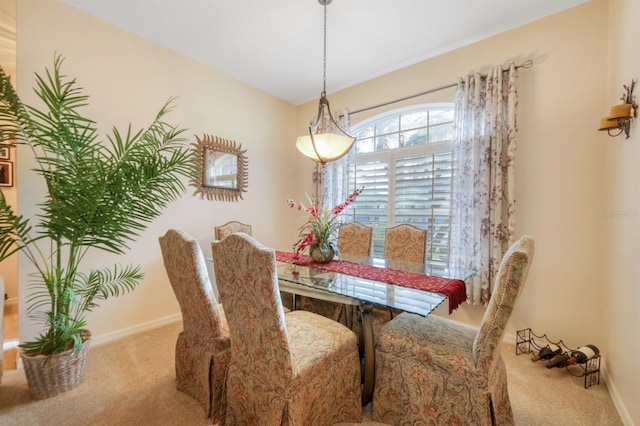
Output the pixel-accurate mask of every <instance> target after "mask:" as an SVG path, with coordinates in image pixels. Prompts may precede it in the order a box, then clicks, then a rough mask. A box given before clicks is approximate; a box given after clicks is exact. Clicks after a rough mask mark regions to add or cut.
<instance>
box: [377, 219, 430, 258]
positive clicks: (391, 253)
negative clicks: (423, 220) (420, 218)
mask: <svg viewBox="0 0 640 426" xmlns="http://www.w3.org/2000/svg"><path fill="white" fill-rule="evenodd" d="M426 250H427V231H426V230H424V229H420V228H418V227H416V226H414V225H410V224H408V223H403V224H400V225H396V226H394V227H393V228H387V231H386V235H385V240H384V258H385V259H388V260H401V261H404V262H415V263H424V262H425V253H426Z"/></svg>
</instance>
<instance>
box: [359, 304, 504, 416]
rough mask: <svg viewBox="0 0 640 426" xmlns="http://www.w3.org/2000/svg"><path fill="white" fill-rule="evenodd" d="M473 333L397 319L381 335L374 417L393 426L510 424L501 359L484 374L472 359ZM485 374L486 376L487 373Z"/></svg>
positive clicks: (408, 317) (452, 325)
mask: <svg viewBox="0 0 640 426" xmlns="http://www.w3.org/2000/svg"><path fill="white" fill-rule="evenodd" d="M476 334H477V329H475V328H472V327H469V326H466V325H463V324H460V323H456V322H454V321H451V320H448V319H446V318H441V317H437V316H429V317H428V318H424V317H421V316H418V315H412V314H401V315H399V316H398V317H397V318H395V319H394V320H393V321H390V322H389V323H387V324H386V325H385V326H384V327H382V329H381V330H380V334H379V336H378V339H377V345H376V383H375V387H374V394H373V403H372V418H373V420H374V421H376V422H381V423H388V424H393V425H409V424H410V425H442V424H447V425H469V424H473V425H491V424H499V425H512V424H513V414H512V411H511V405H510V403H509V394H508V391H507V376H506V370H505V365H504V362H503V360H502V358H500V357H498V358H497V361H496V362H495V365H494V366H492V367H491V368H490V370H489V371H488V372H485V371H483V369H482V368H477V367H476V365H475V361H474V359H473V357H472V348H473V341H474V339H475V336H476ZM487 373H488V374H487Z"/></svg>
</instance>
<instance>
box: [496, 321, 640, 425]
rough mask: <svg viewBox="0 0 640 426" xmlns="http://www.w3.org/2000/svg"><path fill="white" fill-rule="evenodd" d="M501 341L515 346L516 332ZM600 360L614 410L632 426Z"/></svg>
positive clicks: (623, 421) (601, 378)
mask: <svg viewBox="0 0 640 426" xmlns="http://www.w3.org/2000/svg"><path fill="white" fill-rule="evenodd" d="M502 342H503V343H506V344H508V345H511V346H514V347H515V345H516V333H515V332H514V333H506V334H505V336H504V338H503V339H502ZM601 361H602V362H601V364H600V381H601V382H604V384H605V386H606V387H607V392H608V393H609V397H610V398H611V401H612V402H613V405H614V407H616V411H617V412H618V415H619V416H620V419H621V420H622V423H623V424H624V425H625V426H634V423H633V421H632V420H631V416H630V415H629V412H628V411H627V408H626V407H625V405H624V403H623V402H622V399H621V398H620V394H619V393H618V391H617V389H616V387H615V385H614V384H613V382H612V381H611V379H610V378H609V375H608V374H607V365H606V363H605V362H604V360H601Z"/></svg>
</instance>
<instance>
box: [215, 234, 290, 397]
mask: <svg viewBox="0 0 640 426" xmlns="http://www.w3.org/2000/svg"><path fill="white" fill-rule="evenodd" d="M211 249H212V252H213V259H214V262H215V265H216V266H215V273H216V282H217V284H218V290H219V291H220V300H221V301H222V304H223V305H224V310H225V315H226V318H227V323H228V324H229V332H230V335H231V360H232V361H231V365H232V367H233V366H234V365H236V366H237V367H238V368H240V369H242V370H243V371H245V372H251V374H252V375H253V376H254V377H256V378H259V380H260V381H261V382H262V383H272V384H273V386H275V387H278V386H284V384H285V383H287V382H288V380H290V378H291V376H292V371H293V368H292V363H291V355H290V352H289V338H288V336H287V330H286V326H285V318H284V310H283V308H282V302H281V300H280V292H279V290H278V276H277V273H276V259H275V252H274V250H273V249H271V248H267V247H265V246H263V245H262V244H260V243H259V242H258V241H256V240H255V239H254V238H253V237H251V236H249V235H247V234H244V233H236V234H232V235H229V236H228V237H226V238H225V239H223V240H221V241H217V242H213V243H212V244H211ZM266 365H268V366H269V367H268V368H265V366H266Z"/></svg>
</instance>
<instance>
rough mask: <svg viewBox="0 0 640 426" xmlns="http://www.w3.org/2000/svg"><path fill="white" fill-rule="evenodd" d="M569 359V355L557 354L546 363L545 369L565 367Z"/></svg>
mask: <svg viewBox="0 0 640 426" xmlns="http://www.w3.org/2000/svg"><path fill="white" fill-rule="evenodd" d="M569 358H570V357H569V355H568V354H566V353H562V354H558V355H556V356H554V357H553V359H552V360H551V361H549V362H548V363H547V368H553V367H557V368H560V367H566V366H567V361H568V360H569Z"/></svg>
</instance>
